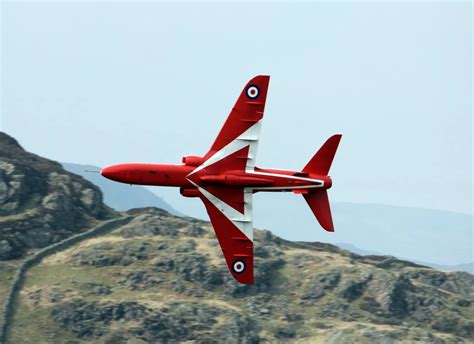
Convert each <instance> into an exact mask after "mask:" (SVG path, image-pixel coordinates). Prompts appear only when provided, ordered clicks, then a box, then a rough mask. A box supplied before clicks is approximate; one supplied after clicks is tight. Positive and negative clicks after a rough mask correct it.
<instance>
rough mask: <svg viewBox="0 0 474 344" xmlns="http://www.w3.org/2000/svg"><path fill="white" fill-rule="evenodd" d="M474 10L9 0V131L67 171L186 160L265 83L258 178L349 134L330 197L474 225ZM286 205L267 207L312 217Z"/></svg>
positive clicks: (4, 36)
mask: <svg viewBox="0 0 474 344" xmlns="http://www.w3.org/2000/svg"><path fill="white" fill-rule="evenodd" d="M471 6H472V5H471V3H470V2H464V3H452V2H446V3H440V2H420V3H416V2H393V3H392V2H378V3H375V2H371V3H367V2H316V3H307V2H306V3H293V2H292V3H290V2H279V3H212V2H211V3H199V2H192V3H180V2H169V3H168V2H138V3H135V2H69V3H68V2H62V3H60V2H11V1H3V2H2V4H1V31H2V32H1V49H2V51H1V63H0V66H1V107H0V109H1V112H0V113H1V118H0V125H1V129H2V130H3V131H5V132H7V133H8V134H10V135H12V136H14V137H15V138H16V139H18V140H19V142H20V143H21V144H22V145H23V147H24V148H25V149H27V150H30V151H33V152H35V153H37V154H39V155H42V156H45V157H48V158H51V159H54V160H58V161H62V162H74V163H82V164H93V165H97V166H107V165H111V164H116V163H122V162H150V163H179V162H180V161H181V157H182V156H183V155H200V154H204V153H205V152H207V150H208V148H209V147H210V145H211V143H212V142H213V140H214V138H215V136H216V135H217V133H218V131H219V129H220V127H221V125H222V124H223V122H224V120H225V118H226V116H227V115H228V113H229V111H230V109H231V107H232V105H233V104H234V102H235V99H236V98H237V96H238V95H239V93H240V91H241V89H242V87H243V86H244V85H245V83H246V82H247V80H249V79H250V78H251V77H253V76H254V75H258V74H268V75H271V80H270V87H269V93H268V98H267V105H266V110H265V119H264V125H263V129H262V135H261V140H260V144H259V153H258V158H257V165H258V166H260V167H265V168H281V169H291V170H300V169H301V168H302V167H303V166H304V165H305V164H306V162H307V161H308V160H309V159H310V158H311V156H312V155H313V154H314V153H315V152H316V150H317V149H318V148H319V147H320V145H321V144H322V143H323V142H324V141H325V140H326V139H327V138H328V137H329V136H331V135H332V134H334V133H342V134H343V138H342V142H341V145H340V147H339V150H338V152H337V155H336V158H335V161H334V164H333V167H332V169H331V173H330V174H331V176H332V177H333V188H332V189H331V190H330V198H331V200H332V201H334V202H354V203H376V204H391V205H398V206H410V207H421V208H431V209H441V210H449V211H454V212H462V213H469V214H472V191H473V184H472V129H473V127H472V64H471V61H472V59H473V56H472V48H471V44H472V18H471V17H472V8H471ZM153 190H154V192H156V193H157V194H158V195H161V196H162V197H163V198H165V199H166V200H167V201H168V202H169V203H171V204H172V205H174V206H175V207H176V208H177V209H178V210H180V211H182V212H186V213H187V214H190V215H195V216H199V217H203V216H205V215H203V214H204V209H203V207H202V205H200V204H198V203H199V202H194V201H196V200H189V199H184V198H180V196H179V193H178V191H177V190H175V189H164V188H154V189H153ZM285 197H286V195H284V196H280V195H279V196H277V197H274V196H269V195H258V196H257V197H256V203H257V204H256V208H257V209H258V208H260V209H261V208H264V207H265V206H266V205H267V204H269V205H271V204H274V202H275V200H276V201H277V202H282V203H281V204H282V205H284V206H285V207H291V206H295V207H306V205H305V204H304V202H299V203H298V204H297V205H295V204H293V203H294V199H293V198H291V199H290V198H285ZM284 198H285V199H286V200H284ZM272 202H273V203H272ZM285 216H288V215H285V214H283V213H281V212H275V214H274V217H275V219H278V217H281V218H282V219H283V218H284V217H285ZM258 221H260V224H261V225H262V226H265V220H258Z"/></svg>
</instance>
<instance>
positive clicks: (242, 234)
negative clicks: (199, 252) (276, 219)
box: [200, 188, 254, 284]
mask: <svg viewBox="0 0 474 344" xmlns="http://www.w3.org/2000/svg"><path fill="white" fill-rule="evenodd" d="M200 191H201V192H202V196H201V200H202V201H203V202H204V205H205V206H206V210H207V213H208V214H209V217H210V219H211V223H212V226H213V227H214V231H215V232H216V236H217V239H218V241H219V244H220V246H221V249H222V253H223V254H224V257H225V260H226V263H227V267H228V268H229V271H230V272H231V273H232V275H233V276H234V278H235V279H236V280H237V281H239V282H240V283H244V284H252V283H253V279H254V277H253V276H254V273H253V225H252V191H251V190H245V189H243V188H241V190H239V191H241V192H243V198H244V200H245V203H244V206H245V211H244V213H243V214H242V213H240V212H239V211H237V210H235V209H234V208H233V207H231V206H229V205H228V204H227V203H225V202H223V201H221V200H220V199H219V198H217V197H215V196H214V195H213V194H211V193H209V192H207V191H206V190H205V189H202V190H200Z"/></svg>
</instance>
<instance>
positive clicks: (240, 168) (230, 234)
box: [100, 75, 341, 284]
mask: <svg viewBox="0 0 474 344" xmlns="http://www.w3.org/2000/svg"><path fill="white" fill-rule="evenodd" d="M269 81H270V77H269V76H266V75H260V76H256V77H254V78H253V79H252V80H250V81H249V82H248V83H247V85H246V86H245V87H244V89H243V91H242V93H241V94H240V96H239V98H238V99H237V102H236V103H235V105H234V107H233V108H232V111H231V112H230V114H229V117H228V118H227V120H226V122H225V123H224V126H223V127H222V129H221V131H220V132H219V135H217V138H216V140H215V141H214V143H213V144H212V146H211V149H210V150H209V152H207V154H205V155H204V156H203V157H199V156H185V157H183V160H182V164H181V165H170V164H120V165H114V166H110V167H106V168H104V169H102V170H101V172H100V173H101V174H102V176H104V177H106V178H108V179H112V180H114V181H118V182H121V183H126V184H141V185H159V186H175V187H179V188H180V192H181V195H183V196H185V197H199V198H200V199H201V201H202V202H203V203H204V205H205V206H206V210H207V213H208V214H209V217H210V219H211V222H212V225H213V227H214V231H215V232H216V235H217V239H218V240H219V244H220V246H221V249H222V252H223V253H224V256H225V259H226V262H227V266H228V268H229V270H230V272H231V273H232V275H233V276H234V278H235V279H236V280H237V281H239V282H240V283H244V284H252V283H253V281H254V273H253V270H254V269H253V226H252V217H253V215H252V195H253V194H254V193H256V192H260V191H272V192H273V191H292V192H294V193H297V194H301V195H303V197H304V198H305V200H306V202H307V203H308V205H309V207H310V208H311V210H312V211H313V213H314V215H315V216H316V218H317V219H318V221H319V223H320V224H321V226H322V227H323V228H324V229H325V230H326V231H329V232H333V231H334V227H333V223H332V218H331V210H330V207H329V200H328V195H327V192H326V189H329V188H330V187H331V184H332V181H331V178H330V177H329V176H328V175H327V174H328V171H329V168H330V167H331V163H332V161H333V158H334V154H335V153H336V150H337V147H338V145H339V141H340V139H341V135H334V136H332V137H330V138H329V139H328V140H327V141H326V142H325V143H324V145H323V146H322V147H321V148H320V149H319V151H318V152H317V153H316V154H315V155H314V156H313V158H312V159H311V160H310V161H309V162H308V164H307V165H306V166H305V167H304V168H303V169H302V170H301V171H296V172H294V171H283V170H272V169H263V168H258V167H256V166H255V158H256V156H257V146H258V141H259V138H260V128H261V126H262V119H263V111H264V108H265V100H266V98H267V90H268V83H269Z"/></svg>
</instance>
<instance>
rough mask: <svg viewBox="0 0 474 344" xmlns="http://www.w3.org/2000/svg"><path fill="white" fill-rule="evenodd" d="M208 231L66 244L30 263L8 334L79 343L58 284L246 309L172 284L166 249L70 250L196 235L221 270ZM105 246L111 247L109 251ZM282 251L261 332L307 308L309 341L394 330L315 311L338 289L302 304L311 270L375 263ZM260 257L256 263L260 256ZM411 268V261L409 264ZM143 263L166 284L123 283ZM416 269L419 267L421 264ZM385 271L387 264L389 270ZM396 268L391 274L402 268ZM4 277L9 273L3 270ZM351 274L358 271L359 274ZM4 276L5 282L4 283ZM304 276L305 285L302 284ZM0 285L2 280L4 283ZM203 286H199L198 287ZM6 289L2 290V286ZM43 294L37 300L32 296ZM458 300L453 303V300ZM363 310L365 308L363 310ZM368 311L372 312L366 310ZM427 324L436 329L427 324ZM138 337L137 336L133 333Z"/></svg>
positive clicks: (159, 301) (153, 300)
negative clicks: (88, 260) (61, 311)
mask: <svg viewBox="0 0 474 344" xmlns="http://www.w3.org/2000/svg"><path fill="white" fill-rule="evenodd" d="M207 231H208V233H207V234H206V235H205V236H204V237H198V238H192V239H190V238H189V237H177V238H172V239H170V237H169V236H161V235H155V236H151V237H133V238H124V237H123V236H121V235H120V229H118V230H115V231H114V232H112V233H110V234H108V235H106V236H102V237H100V238H94V239H90V240H87V241H85V242H82V243H81V244H79V245H78V246H75V247H73V248H71V249H68V250H66V251H64V252H61V253H57V254H55V255H54V256H51V257H49V258H47V259H45V260H44V261H43V262H42V263H41V264H40V265H38V266H36V267H34V268H32V269H31V270H30V271H29V272H28V274H27V276H26V282H25V285H24V288H23V291H22V292H21V297H20V299H19V302H18V305H17V312H16V314H15V317H14V322H13V326H12V330H11V332H10V334H9V342H10V343H40V342H39V341H38V340H37V338H42V340H44V341H43V342H44V343H65V342H67V341H69V340H74V341H75V342H82V341H80V340H78V338H77V337H75V336H74V335H73V334H72V333H70V332H68V331H66V330H64V329H62V328H61V327H60V325H58V323H56V322H54V320H52V318H51V317H50V311H51V308H52V307H53V306H54V305H55V304H56V302H54V301H52V300H51V297H50V296H48V295H50V294H51V292H52V291H54V290H60V291H61V292H62V293H63V295H64V299H62V300H61V302H64V301H67V300H72V299H75V298H78V297H80V298H81V299H82V300H86V301H97V302H107V301H113V302H118V301H135V302H138V303H140V304H144V305H147V306H148V307H151V308H159V307H161V306H163V305H164V304H166V303H167V302H168V301H170V300H186V301H192V302H200V303H207V304H209V305H212V306H217V307H220V308H223V309H224V308H228V309H232V310H236V311H237V312H238V313H240V314H242V315H245V314H249V312H250V311H249V307H250V305H251V303H252V300H251V298H247V299H242V298H233V297H229V296H228V295H226V293H225V290H222V289H217V290H215V291H212V292H210V291H208V290H200V291H202V292H203V293H204V297H194V296H187V295H183V294H182V293H179V292H176V291H174V290H173V289H172V288H171V285H169V284H166V283H167V282H168V281H173V280H179V276H177V275H176V274H175V273H174V272H168V273H162V272H156V271H154V270H153V262H154V259H159V258H160V257H161V258H162V257H163V255H166V252H163V251H157V252H154V253H153V257H152V259H145V260H139V261H136V262H133V263H132V264H131V265H128V266H120V265H119V266H117V265H113V266H107V267H93V266H88V265H78V264H77V262H75V260H74V259H72V258H71V257H73V256H74V254H76V253H80V252H85V251H90V252H96V251H97V250H98V249H97V247H100V245H101V244H104V243H107V244H109V245H111V247H112V249H110V248H109V249H108V250H107V252H109V253H110V252H121V251H123V250H124V245H125V244H126V245H129V246H131V247H135V246H138V245H141V244H143V243H144V242H147V243H158V242H167V243H168V244H169V245H170V246H173V247H176V246H179V245H180V244H183V243H186V242H189V241H190V240H194V241H195V242H196V245H197V247H196V251H198V252H200V253H203V254H204V255H205V256H207V258H208V262H209V263H210V264H212V265H215V266H217V267H218V268H219V269H224V270H226V268H225V267H224V263H223V257H222V253H221V252H220V249H219V247H218V246H217V245H216V241H215V239H214V237H213V233H212V232H211V229H210V227H207ZM107 252H105V253H106V254H108V253H107ZM282 254H283V257H284V259H285V260H286V261H287V262H288V263H287V264H286V265H284V267H283V268H282V269H281V270H280V271H279V272H278V274H276V275H275V276H274V279H273V283H272V287H271V290H270V291H269V293H270V294H271V295H272V296H273V297H275V296H278V297H276V299H277V300H279V301H276V302H275V303H274V305H273V307H272V309H271V310H270V315H271V316H265V315H263V316H262V318H261V325H262V328H261V332H260V336H261V337H262V338H267V339H269V340H274V339H275V338H274V337H273V335H272V333H275V329H276V328H278V327H280V325H282V326H285V324H287V323H285V321H284V320H283V319H284V317H285V314H287V313H293V314H302V315H303V316H304V317H305V319H307V320H306V321H305V322H304V324H303V323H297V324H298V326H300V328H299V329H298V332H299V333H300V332H301V333H304V334H305V338H304V340H302V341H307V340H311V341H312V342H319V341H321V338H323V337H324V336H325V335H326V334H327V333H329V332H330V331H332V329H335V328H337V329H343V328H353V327H354V326H359V325H360V324H366V325H367V326H369V327H370V328H372V329H374V330H382V331H393V330H396V329H397V326H388V325H377V324H373V323H369V322H368V321H366V319H365V318H361V319H360V320H359V321H357V322H356V323H354V322H353V321H347V322H346V321H342V320H340V319H337V318H324V319H321V318H319V317H318V316H317V314H318V312H319V311H320V310H321V308H322V307H324V304H326V303H327V302H328V301H331V299H333V298H336V297H337V295H335V294H334V293H332V294H331V293H329V294H328V295H326V296H325V297H323V298H321V299H319V300H317V301H316V302H314V304H312V305H308V306H305V307H301V306H300V301H301V290H303V289H305V286H306V284H307V283H308V280H309V277H310V276H312V275H315V274H320V273H324V272H330V271H334V269H337V268H340V269H341V271H343V275H347V277H351V276H349V275H352V274H354V276H355V275H356V274H357V273H359V272H360V271H369V272H370V271H374V273H375V272H376V271H375V270H377V268H375V267H374V266H372V265H368V264H364V263H360V262H354V261H353V260H352V259H351V258H350V257H349V256H344V255H341V254H337V253H333V252H322V251H319V250H313V249H310V248H298V246H296V247H292V246H282ZM257 264H258V263H257ZM407 269H410V268H407ZM137 270H145V271H147V272H149V273H150V274H153V275H154V276H158V277H159V278H162V279H164V280H165V281H166V283H165V284H164V285H163V286H160V287H158V286H156V287H147V288H138V289H135V290H131V289H130V288H127V287H126V286H125V285H123V284H120V283H118V282H119V280H121V279H123V278H124V274H126V273H127V272H132V271H137ZM418 270H419V269H418ZM384 271H386V272H388V273H391V272H390V269H389V270H384ZM397 272H398V271H397V269H394V271H393V273H397ZM6 277H7V276H6ZM354 278H357V277H356V276H355V277H354ZM4 279H5V277H4V278H3V279H2V277H1V275H0V283H3V282H2V281H3V280H4ZM300 281H302V282H303V284H302V285H299V286H297V283H295V282H300ZM181 282H182V283H183V284H184V285H185V287H186V288H189V289H193V288H196V285H195V283H193V282H188V281H182V280H181ZM86 283H96V284H97V283H99V284H101V285H103V286H106V287H110V288H111V290H112V291H113V292H112V293H111V294H110V295H105V296H104V295H100V296H99V295H91V294H89V295H88V294H87V293H85V292H84V290H82V289H81V286H82V285H84V284H86ZM0 285H1V284H0ZM197 288H198V289H199V287H197ZM0 291H1V289H0ZM35 294H38V295H40V296H39V297H38V298H37V299H36V300H35V299H34V298H33V297H32V295H35ZM359 302H360V301H355V302H353V303H351V305H350V308H349V309H348V311H351V310H358V311H360V308H359V306H360V304H359ZM453 307H454V305H453ZM461 312H464V313H465V314H464V315H465V316H470V315H472V312H473V308H472V307H470V308H465V309H462V310H461ZM362 313H363V312H362ZM367 315H368V314H367ZM133 325H134V323H133V322H126V323H116V324H115V323H112V324H111V327H121V328H127V327H130V326H133ZM426 330H428V331H431V332H432V331H433V330H431V329H430V328H428V327H427V328H426ZM437 336H438V337H439V338H451V336H450V335H448V334H443V333H438V334H437ZM106 339H107V337H101V338H100V341H99V342H103V341H105V340H106ZM135 342H137V343H139V342H140V340H138V339H136V340H135Z"/></svg>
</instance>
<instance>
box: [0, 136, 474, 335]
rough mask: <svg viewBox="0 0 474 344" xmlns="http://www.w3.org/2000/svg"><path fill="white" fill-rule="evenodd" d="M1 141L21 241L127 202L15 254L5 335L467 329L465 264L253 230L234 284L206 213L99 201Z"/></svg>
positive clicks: (6, 238)
mask: <svg viewBox="0 0 474 344" xmlns="http://www.w3.org/2000/svg"><path fill="white" fill-rule="evenodd" d="M0 142H1V144H0V147H1V148H0V156H1V157H2V158H1V161H0V163H1V166H3V167H2V169H1V171H2V172H1V173H2V174H1V176H2V177H1V178H2V179H1V181H2V183H3V184H2V185H4V186H1V188H3V189H1V190H6V191H2V192H1V193H0V195H1V197H2V201H1V203H0V212H1V213H0V214H1V216H0V238H2V239H0V243H1V242H7V243H8V245H10V246H12V245H17V246H15V247H19V248H21V249H22V252H25V250H27V249H29V248H35V247H39V246H45V245H48V244H49V243H52V242H54V241H55V240H59V238H61V237H66V236H68V235H70V234H71V233H73V232H77V231H81V230H82V229H86V228H89V227H90V226H95V225H100V224H101V223H103V219H105V218H107V217H110V216H114V215H117V216H119V215H122V216H125V215H126V216H129V218H127V222H124V223H121V224H120V225H117V226H116V227H113V228H111V230H110V231H109V232H101V234H100V235H97V236H96V237H93V238H91V237H88V238H86V239H85V240H83V241H80V242H78V243H77V244H76V243H75V244H74V246H72V247H71V246H70V247H68V248H67V249H64V250H62V251H60V252H57V253H54V254H52V255H50V256H48V257H46V258H44V259H43V260H42V261H41V263H39V264H38V265H35V266H33V267H29V268H28V270H27V272H26V274H25V277H24V283H23V284H22V285H21V290H20V292H19V293H18V297H17V302H16V303H15V310H14V314H13V317H12V321H11V322H10V324H9V326H8V331H7V335H6V337H5V338H6V339H7V343H37V342H39V341H41V342H47V343H56V342H57V343H67V342H70V343H72V342H74V343H86V342H100V343H127V342H130V343H150V342H152V343H153V342H155V343H156V342H160V343H161V342H183V341H194V342H209V343H220V342H223V341H225V342H229V343H238V342H239V343H240V342H246V343H257V342H266V341H267V342H275V341H282V342H297V341H300V342H321V343H355V342H357V343H365V342H377V343H397V342H400V341H406V342H414V341H418V342H426V343H463V342H472V339H473V338H474V322H473V321H472V319H473V316H474V277H473V276H472V275H470V274H468V273H444V272H440V271H437V270H434V269H431V268H427V267H424V266H420V265H417V264H414V263H411V262H407V261H401V260H397V259H395V258H393V257H385V256H360V255H356V254H353V253H350V252H349V251H345V250H342V249H340V248H338V247H336V246H333V245H329V244H322V243H295V242H289V241H285V240H283V239H281V238H279V237H276V236H274V235H273V234H272V233H271V232H269V231H259V230H257V231H256V232H255V257H256V258H255V268H256V276H255V280H256V283H255V284H254V285H251V286H249V285H241V284H238V283H237V282H236V281H235V280H234V279H233V278H232V277H231V275H230V274H229V272H228V271H227V267H226V266H225V263H224V258H223V256H222V253H221V250H220V247H219V245H218V242H217V240H216V238H215V235H214V232H213V229H212V227H211V225H210V224H209V223H208V222H204V221H200V220H196V219H192V218H186V217H176V216H172V215H170V214H169V213H167V212H166V211H163V210H160V209H156V208H144V209H135V210H131V211H128V212H127V213H121V214H115V213H112V212H111V211H110V210H109V209H107V208H106V207H105V206H104V205H103V204H102V203H101V198H100V197H101V196H100V192H99V191H98V190H97V189H96V188H95V187H94V186H93V185H91V184H89V183H87V182H85V181H84V180H83V179H82V178H80V177H78V176H75V175H72V174H68V173H67V172H65V171H64V170H62V169H61V168H60V166H59V165H58V164H56V163H54V162H51V161H49V160H46V159H43V158H40V157H37V156H35V155H33V154H30V153H27V152H25V151H24V150H22V149H21V147H19V146H18V144H17V143H16V142H15V141H14V140H13V139H11V138H8V137H7V136H6V135H3V136H2V137H0ZM12 152H16V153H12ZM12 190H13V191H12ZM5 224H8V225H5ZM45 233H48V234H46V236H45ZM55 236H58V238H56V239H55ZM4 252H7V251H6V250H5V251H4ZM10 252H11V251H10ZM13 252H15V251H14V250H13ZM4 257H6V258H0V259H10V258H12V254H11V253H10V254H9V255H8V254H7V255H4ZM0 263H1V262H0ZM13 273H14V267H13V266H12V265H11V264H8V262H6V263H5V262H3V263H1V264H0V299H2V296H3V295H5V288H6V287H7V286H8V283H9V282H10V281H11V280H12V275H13Z"/></svg>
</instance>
